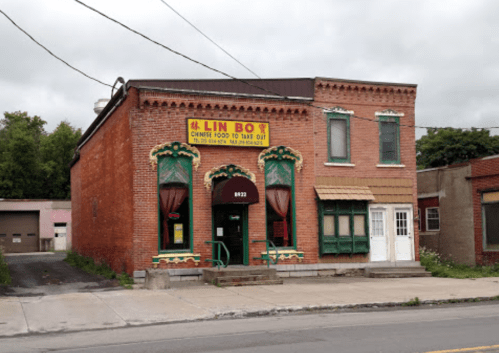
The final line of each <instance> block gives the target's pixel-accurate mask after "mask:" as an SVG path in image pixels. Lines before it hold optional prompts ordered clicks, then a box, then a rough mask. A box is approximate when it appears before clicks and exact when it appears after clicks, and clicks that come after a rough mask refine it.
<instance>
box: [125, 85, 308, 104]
mask: <svg viewBox="0 0 499 353" xmlns="http://www.w3.org/2000/svg"><path fill="white" fill-rule="evenodd" d="M128 86H129V87H134V88H137V89H138V90H147V91H158V92H169V93H181V94H192V95H203V96H222V97H231V98H259V99H275V100H284V101H298V102H311V101H313V100H314V98H309V97H295V96H277V95H276V96H272V95H267V94H252V93H234V92H220V91H200V90H191V89H181V88H160V87H149V86H135V85H133V84H130V85H128Z"/></svg>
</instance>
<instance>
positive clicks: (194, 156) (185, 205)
mask: <svg viewBox="0 0 499 353" xmlns="http://www.w3.org/2000/svg"><path fill="white" fill-rule="evenodd" d="M150 160H151V164H153V166H155V165H157V166H158V168H157V173H158V248H159V252H160V253H161V252H167V251H171V250H174V251H179V250H186V251H192V167H193V166H194V167H195V168H197V166H198V165H199V163H200V158H199V151H198V150H197V149H196V148H195V147H192V146H190V145H187V144H185V143H180V142H171V143H170V142H167V143H164V144H162V145H158V146H156V147H154V148H153V150H152V151H151V154H150Z"/></svg>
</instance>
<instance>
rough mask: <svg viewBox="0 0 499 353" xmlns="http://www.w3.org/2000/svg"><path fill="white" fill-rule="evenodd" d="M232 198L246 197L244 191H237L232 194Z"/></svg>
mask: <svg viewBox="0 0 499 353" xmlns="http://www.w3.org/2000/svg"><path fill="white" fill-rule="evenodd" d="M234 197H246V192H245V191H237V192H235V193H234Z"/></svg>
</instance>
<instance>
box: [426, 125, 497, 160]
mask: <svg viewBox="0 0 499 353" xmlns="http://www.w3.org/2000/svg"><path fill="white" fill-rule="evenodd" d="M497 153H499V136H490V131H489V130H485V129H472V130H471V131H468V130H463V129H453V128H444V129H427V134H426V135H425V136H423V137H421V138H420V139H419V140H417V141H416V160H417V165H418V169H425V168H436V167H442V166H445V165H450V164H456V163H461V162H465V161H468V160H470V159H473V158H480V157H485V156H490V155H493V154H497Z"/></svg>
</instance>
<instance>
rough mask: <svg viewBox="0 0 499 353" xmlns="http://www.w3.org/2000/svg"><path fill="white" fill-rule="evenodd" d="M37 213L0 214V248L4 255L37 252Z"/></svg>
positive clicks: (38, 236) (38, 237)
mask: <svg viewBox="0 0 499 353" xmlns="http://www.w3.org/2000/svg"><path fill="white" fill-rule="evenodd" d="M39 218H40V216H39V213H38V212H0V246H1V247H2V248H3V249H4V251H5V253H23V252H35V251H38V250H39V239H40V232H39V229H38V224H39Z"/></svg>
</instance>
